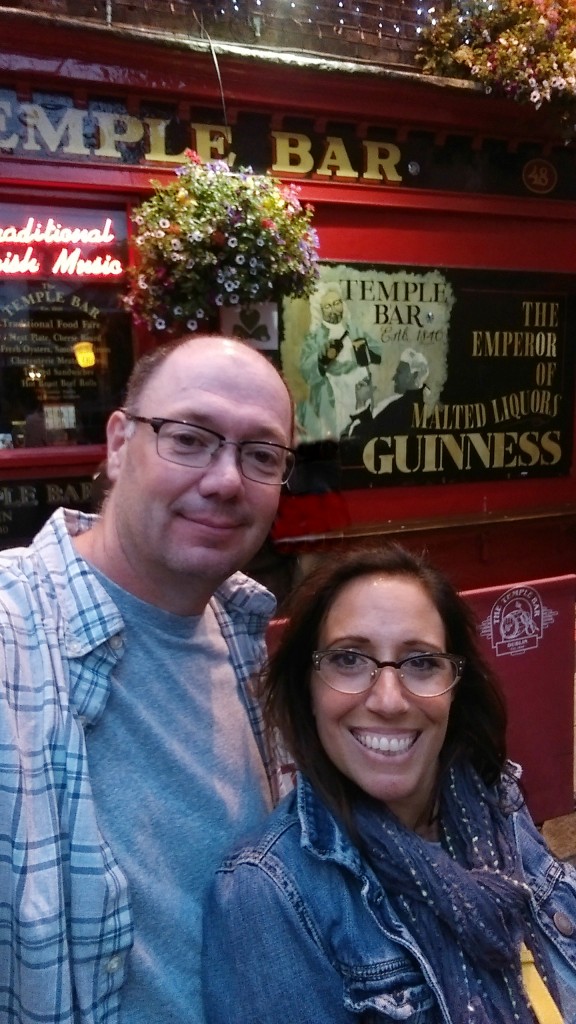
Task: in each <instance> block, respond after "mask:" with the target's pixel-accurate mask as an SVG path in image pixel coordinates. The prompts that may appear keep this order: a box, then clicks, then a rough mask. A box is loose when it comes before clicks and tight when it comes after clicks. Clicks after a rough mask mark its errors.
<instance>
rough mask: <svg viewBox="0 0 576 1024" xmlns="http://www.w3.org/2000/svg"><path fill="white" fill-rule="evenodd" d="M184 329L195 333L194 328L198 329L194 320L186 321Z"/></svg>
mask: <svg viewBox="0 0 576 1024" xmlns="http://www.w3.org/2000/svg"><path fill="white" fill-rule="evenodd" d="M174 312H176V310H174ZM186 327H187V328H188V330H189V331H195V330H196V328H197V327H198V324H197V323H196V321H195V320H192V319H191V320H187V321H186Z"/></svg>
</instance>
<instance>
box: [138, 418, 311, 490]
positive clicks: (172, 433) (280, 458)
mask: <svg viewBox="0 0 576 1024" xmlns="http://www.w3.org/2000/svg"><path fill="white" fill-rule="evenodd" d="M121 411H122V412H123V413H124V415H125V416H126V418H127V419H129V420H134V422H136V423H149V424H150V426H151V427H152V430H153V431H154V433H155V434H156V451H157V452H158V455H159V456H160V458H161V459H165V460H166V462H174V463H176V465H178V466H190V467H191V468H193V469H203V468H204V467H206V466H209V465H210V463H211V461H212V459H213V458H214V456H215V455H216V453H217V452H219V451H220V449H221V448H223V447H224V445H226V444H231V445H234V447H235V448H236V449H237V450H238V461H239V464H240V470H241V472H242V475H243V476H245V477H246V479H247V480H254V481H255V482H256V483H259V484H271V485H272V486H274V485H279V484H285V483H286V481H287V480H288V477H289V476H290V474H291V472H292V470H293V468H294V461H295V456H294V452H293V451H292V449H291V448H286V447H285V446H284V445H282V444H276V443H275V442H273V441H228V440H227V439H226V438H225V437H224V436H223V434H219V433H218V432H217V431H216V430H209V429H208V428H207V427H199V426H197V425H196V424H195V423H186V422H185V421H184V420H166V419H162V418H161V417H159V416H153V417H148V416H136V415H135V413H132V412H128V410H127V409H122V410H121Z"/></svg>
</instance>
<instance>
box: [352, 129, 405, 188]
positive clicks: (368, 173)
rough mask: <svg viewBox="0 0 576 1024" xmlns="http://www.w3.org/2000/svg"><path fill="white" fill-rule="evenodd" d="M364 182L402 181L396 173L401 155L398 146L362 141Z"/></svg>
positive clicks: (388, 143)
mask: <svg viewBox="0 0 576 1024" xmlns="http://www.w3.org/2000/svg"><path fill="white" fill-rule="evenodd" d="M362 146H363V149H364V166H365V171H364V174H363V175H362V179H363V180H364V181H402V175H401V174H399V172H398V164H399V163H400V160H401V159H402V153H401V152H400V149H399V148H398V146H395V145H394V144H393V143H391V142H372V141H368V140H366V139H364V140H363V142H362Z"/></svg>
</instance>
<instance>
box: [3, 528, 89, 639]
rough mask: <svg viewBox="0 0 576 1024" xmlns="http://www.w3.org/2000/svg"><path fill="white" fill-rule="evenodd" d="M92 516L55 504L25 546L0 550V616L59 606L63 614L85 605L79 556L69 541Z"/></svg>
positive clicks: (69, 615) (74, 612)
mask: <svg viewBox="0 0 576 1024" xmlns="http://www.w3.org/2000/svg"><path fill="white" fill-rule="evenodd" d="M92 521H93V517H92V516H88V515H86V514H83V513H80V512H76V511H74V510H68V509H62V508H59V509H57V510H56V512H54V513H53V514H52V516H50V518H49V519H48V520H47V522H46V523H45V524H44V526H43V527H42V529H41V530H40V531H39V532H38V533H37V534H36V536H35V537H34V538H33V540H32V541H31V543H30V544H29V545H28V546H27V547H18V548H7V549H6V550H5V551H1V552H0V606H1V607H2V609H3V613H4V616H8V618H9V619H11V618H12V616H14V615H18V614H22V615H25V614H26V613H27V611H29V610H31V609H32V608H37V609H38V610H39V611H41V612H42V611H44V612H47V610H48V609H49V608H54V609H56V608H57V609H58V610H59V614H62V615H63V616H64V618H73V617H77V616H78V615H79V614H80V615H81V614H82V612H81V609H82V607H84V614H85V607H86V594H85V587H84V584H83V577H84V576H85V575H86V573H85V572H84V570H83V563H82V560H81V559H80V558H79V556H78V555H77V553H76V551H75V549H74V546H73V544H72V539H71V538H72V536H73V535H74V534H75V533H78V532H81V531H82V530H84V529H88V528H89V527H90V525H91V523H92Z"/></svg>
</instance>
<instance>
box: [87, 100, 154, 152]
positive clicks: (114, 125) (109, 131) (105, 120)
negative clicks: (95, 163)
mask: <svg viewBox="0 0 576 1024" xmlns="http://www.w3.org/2000/svg"><path fill="white" fill-rule="evenodd" d="M92 116H93V117H94V119H95V120H96V121H97V122H98V127H99V129H100V145H99V146H98V149H95V150H94V155H95V156H106V157H110V158H111V159H112V160H120V159H121V157H122V153H121V152H120V150H119V148H118V146H119V144H124V145H131V144H133V143H135V142H140V141H141V139H142V138H143V137H144V125H143V123H142V121H140V120H139V119H138V118H137V117H131V116H130V115H129V114H110V113H108V112H107V111H103V110H97V111H95V112H94V113H93V115H92Z"/></svg>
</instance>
